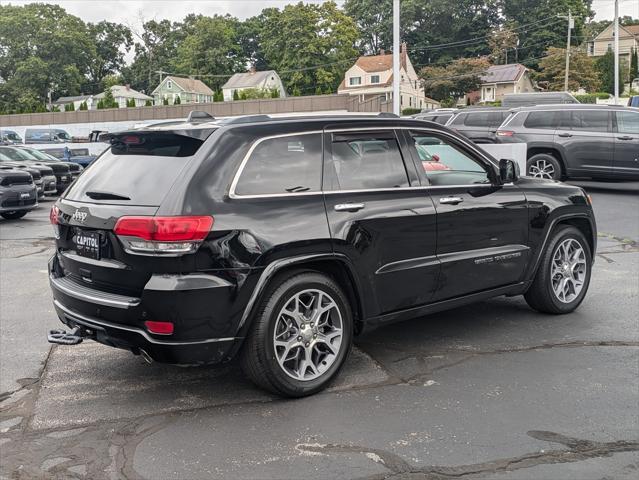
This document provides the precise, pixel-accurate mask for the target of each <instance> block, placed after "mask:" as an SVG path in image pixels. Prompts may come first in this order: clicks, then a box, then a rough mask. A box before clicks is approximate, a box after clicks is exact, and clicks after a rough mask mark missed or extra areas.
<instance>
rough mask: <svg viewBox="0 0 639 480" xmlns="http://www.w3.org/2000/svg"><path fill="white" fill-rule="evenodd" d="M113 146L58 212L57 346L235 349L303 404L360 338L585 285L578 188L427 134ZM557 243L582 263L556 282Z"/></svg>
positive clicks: (188, 139) (388, 130)
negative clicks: (526, 174)
mask: <svg viewBox="0 0 639 480" xmlns="http://www.w3.org/2000/svg"><path fill="white" fill-rule="evenodd" d="M104 138H105V139H106V140H108V141H109V142H110V148H108V149H107V150H106V151H105V152H104V153H103V154H102V155H101V156H100V157H99V158H98V159H96V160H95V162H94V163H93V164H92V165H91V166H90V167H89V168H88V169H86V170H85V171H84V172H83V174H82V175H81V176H80V177H79V178H78V179H77V180H76V181H75V183H73V184H72V185H71V187H70V188H69V189H68V190H67V191H66V192H65V193H64V194H63V195H62V197H61V198H60V199H59V200H58V202H57V203H56V204H55V205H54V207H53V208H52V211H51V221H52V223H53V225H54V229H55V234H56V254H55V255H54V257H53V258H52V259H51V261H50V262H49V273H50V284H51V288H52V291H53V297H54V306H55V309H56V312H57V315H58V317H59V318H60V320H61V321H62V322H63V323H65V324H66V325H67V326H69V328H70V329H71V330H70V331H63V330H54V331H51V332H50V333H49V340H50V341H51V342H54V343H61V344H76V343H79V342H80V341H82V340H83V339H85V338H89V339H93V340H96V341H98V342H102V343H104V344H107V345H110V346H115V347H119V348H125V349H128V350H130V351H132V352H133V353H135V354H141V355H143V356H145V358H148V359H153V360H155V361H161V362H170V363H177V364H183V365H184V364H186V365H200V364H205V363H215V362H221V361H226V360H228V359H230V358H232V357H234V356H235V355H239V357H240V361H241V364H242V367H243V370H244V372H245V373H246V374H247V375H248V376H249V377H250V378H251V379H252V380H254V381H255V382H256V383H257V384H258V385H260V386H262V387H264V388H267V389H269V390H271V391H273V392H276V393H279V394H282V395H287V396H303V395H309V394H312V393H314V392H317V391H319V390H320V389H322V388H324V387H325V386H326V385H327V384H328V382H330V381H331V379H332V378H334V377H335V375H337V373H338V372H339V370H340V368H341V366H342V365H343V364H344V361H345V359H346V357H347V355H348V352H349V349H350V346H351V343H352V339H353V336H354V335H355V334H357V333H358V332H360V331H361V330H362V329H363V328H366V327H369V326H373V325H379V324H383V323H387V322H392V321H397V320H401V319H405V318H412V317H415V316H418V315H423V314H425V313H430V312H434V311H437V310H441V309H445V308H451V307H453V306H456V305H461V304H464V303H468V302H471V301H476V300H478V299H482V298H489V297H492V296H496V295H504V294H508V295H516V294H523V293H526V295H527V297H526V298H527V300H528V301H529V303H530V305H532V306H533V307H534V308H537V309H539V310H543V311H547V312H553V313H566V312H569V311H572V310H573V309H574V308H576V307H577V306H578V305H579V303H580V302H581V300H582V299H583V297H584V295H585V293H586V290H587V284H588V280H589V278H590V268H591V264H592V259H593V255H592V252H594V251H595V247H596V244H595V243H596V227H595V222H594V217H593V213H592V208H591V206H590V204H589V200H588V197H587V196H586V195H585V193H584V192H583V190H581V189H580V188H578V187H574V186H569V185H564V184H561V183H558V182H549V181H541V180H534V179H527V178H519V177H518V175H517V168H516V165H515V164H514V162H512V161H508V160H502V161H500V162H497V161H496V160H494V159H492V158H491V157H489V156H487V155H486V154H485V153H484V152H482V151H481V150H480V149H478V147H477V146H476V145H474V144H473V143H472V142H469V141H468V140H467V139H465V138H464V137H462V136H460V135H458V134H455V133H454V132H452V131H451V130H450V129H448V128H446V127H443V126H440V125H437V124H434V123H431V122H423V121H419V120H408V119H400V118H383V117H376V116H330V117H290V118H277V119H274V118H268V117H260V118H256V117H252V118H247V117H244V118H240V119H233V120H224V121H219V120H214V121H211V122H203V123H199V124H197V125H191V124H187V123H185V124H181V125H173V126H169V127H166V126H165V127H156V128H153V127H149V128H145V129H141V130H131V131H127V132H120V133H117V134H110V135H106V136H104ZM562 242H570V245H571V249H570V252H571V255H572V257H574V258H577V259H578V261H577V260H575V261H574V262H573V263H574V265H573V264H571V265H572V266H573V270H572V271H574V274H573V273H571V274H570V275H573V276H572V277H571V278H570V279H568V278H567V277H562V279H563V283H561V285H559V284H558V283H557V282H555V283H552V282H551V281H550V280H548V279H547V275H548V272H549V269H550V268H551V267H552V264H551V263H549V260H547V257H548V255H546V254H545V253H546V251H547V250H548V249H551V250H552V252H555V249H556V248H557V247H556V246H557V245H559V244H562V245H563V243H562ZM562 252H563V251H562ZM572 257H571V258H572ZM550 258H552V255H551V256H550ZM571 261H572V260H571ZM565 275H569V274H568V273H565ZM540 278H541V280H540ZM553 278H554V277H553ZM560 287H561V288H560Z"/></svg>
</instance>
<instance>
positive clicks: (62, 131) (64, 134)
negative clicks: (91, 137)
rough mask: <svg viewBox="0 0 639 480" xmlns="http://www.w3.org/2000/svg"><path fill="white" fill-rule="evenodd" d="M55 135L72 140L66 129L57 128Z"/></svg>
mask: <svg viewBox="0 0 639 480" xmlns="http://www.w3.org/2000/svg"><path fill="white" fill-rule="evenodd" d="M54 135H56V136H57V137H58V138H60V139H62V140H69V141H70V140H71V136H70V135H69V134H68V133H67V132H65V131H64V130H55V132H54Z"/></svg>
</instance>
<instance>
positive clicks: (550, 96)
mask: <svg viewBox="0 0 639 480" xmlns="http://www.w3.org/2000/svg"><path fill="white" fill-rule="evenodd" d="M575 103H577V104H578V103H579V100H577V99H576V98H575V97H574V96H573V95H572V94H571V93H569V92H529V93H507V94H505V95H504V98H503V100H502V101H501V106H502V107H506V108H516V107H531V106H534V105H559V104H575Z"/></svg>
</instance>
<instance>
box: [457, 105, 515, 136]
mask: <svg viewBox="0 0 639 480" xmlns="http://www.w3.org/2000/svg"><path fill="white" fill-rule="evenodd" d="M508 115H510V112H509V109H508V108H500V107H476V108H473V107H470V108H465V109H463V110H459V111H457V112H455V113H454V114H453V116H452V117H451V119H450V120H448V122H447V123H446V126H448V127H450V128H452V129H453V130H455V131H457V132H459V133H461V134H462V135H464V136H465V137H467V138H468V139H470V140H472V141H473V142H475V143H497V137H496V135H495V133H496V132H497V129H498V128H499V126H500V125H501V124H502V123H503V122H504V120H506V118H507V117H508Z"/></svg>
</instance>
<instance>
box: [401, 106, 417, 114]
mask: <svg viewBox="0 0 639 480" xmlns="http://www.w3.org/2000/svg"><path fill="white" fill-rule="evenodd" d="M419 112H421V110H420V109H419V108H405V109H404V110H402V115H415V114H416V113H419Z"/></svg>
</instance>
